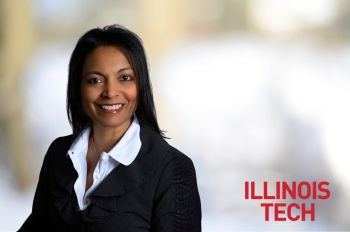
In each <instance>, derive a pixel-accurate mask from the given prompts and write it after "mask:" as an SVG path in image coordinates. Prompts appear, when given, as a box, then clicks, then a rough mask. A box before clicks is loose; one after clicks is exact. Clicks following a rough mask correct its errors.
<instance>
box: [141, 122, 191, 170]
mask: <svg viewBox="0 0 350 232" xmlns="http://www.w3.org/2000/svg"><path fill="white" fill-rule="evenodd" d="M140 137H141V142H142V147H141V149H143V151H144V152H146V153H147V152H148V153H152V154H153V156H154V158H156V159H157V160H162V162H161V163H162V164H163V165H166V164H170V163H173V164H181V166H187V167H188V166H190V167H193V162H192V160H191V158H189V157H188V156H187V155H185V154H184V153H183V152H182V151H180V150H178V149H177V148H175V147H173V146H172V145H170V144H169V143H168V142H167V141H166V140H165V139H164V138H163V137H162V136H161V135H160V134H158V133H157V132H155V131H154V130H151V129H148V128H144V127H141V131H140Z"/></svg>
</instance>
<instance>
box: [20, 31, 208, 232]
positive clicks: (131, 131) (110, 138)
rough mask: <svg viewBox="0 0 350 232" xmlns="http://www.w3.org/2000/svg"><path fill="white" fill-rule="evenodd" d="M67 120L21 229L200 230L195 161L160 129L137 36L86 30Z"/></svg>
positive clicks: (76, 57) (72, 72)
mask: <svg viewBox="0 0 350 232" xmlns="http://www.w3.org/2000/svg"><path fill="white" fill-rule="evenodd" d="M67 114H68V119H69V121H70V123H71V126H72V128H73V134H72V135H69V136H65V137H60V138H57V139H56V140H55V141H54V142H53V143H52V144H51V145H50V147H49V149H48V151H47V154H46V155H45V158H44V162H43V166H42V168H41V172H40V177H39V182H38V186H37V189H36V192H35V196H34V201H33V209H32V213H31V214H30V216H29V217H28V219H27V220H26V221H25V223H24V224H23V226H22V227H21V228H20V231H64V232H68V231H99V232H100V231H128V232H132V231H162V232H164V231H181V232H186V231H200V230H201V206H200V199H199V194H198V189H197V183H196V175H195V169H194V166H193V164H192V161H191V160H190V159H189V158H188V157H187V156H185V155H184V154H182V153H181V152H180V151H178V150H176V149H175V148H173V147H171V146H170V145H169V144H168V143H167V142H166V141H165V140H164V139H163V137H164V135H163V133H162V131H161V130H160V128H159V126H158V122H157V119H156V113H155V107H154V102H153V95H152V89H151V83H150V79H149V74H148V66H147V61H146V57H145V52H144V49H143V46H142V43H141V40H140V39H139V38H138V36H137V35H135V34H134V33H132V32H131V31H129V30H127V29H125V28H123V27H120V26H107V27H105V28H103V29H100V28H96V29H92V30H90V31H88V32H87V33H86V34H84V35H83V36H82V37H81V38H80V39H79V41H78V43H77V45H76V47H75V49H74V51H73V54H72V57H71V60H70V63H69V77H68V90H67Z"/></svg>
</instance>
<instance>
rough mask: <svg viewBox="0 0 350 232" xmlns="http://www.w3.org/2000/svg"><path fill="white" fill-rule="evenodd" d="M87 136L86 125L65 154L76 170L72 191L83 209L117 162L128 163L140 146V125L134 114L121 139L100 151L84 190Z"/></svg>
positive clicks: (88, 130)
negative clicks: (87, 187) (91, 179)
mask: <svg viewBox="0 0 350 232" xmlns="http://www.w3.org/2000/svg"><path fill="white" fill-rule="evenodd" d="M89 136H90V128H89V127H88V128H86V129H84V130H83V131H82V132H81V134H80V135H79V136H78V137H77V138H76V139H75V140H74V142H73V143H72V145H71V147H70V149H69V150H68V154H67V155H69V157H70V158H71V160H72V163H73V166H74V168H75V170H76V171H77V172H78V178H77V180H76V181H75V184H74V191H75V194H76V196H77V200H78V204H79V208H80V210H84V209H86V208H87V207H88V206H89V204H90V200H89V196H90V194H91V193H92V192H93V191H94V190H95V189H96V187H97V186H98V185H99V184H100V183H101V182H102V181H103V180H104V179H105V178H106V176H107V175H108V174H109V173H110V172H111V171H112V170H113V169H114V168H116V167H117V166H118V165H119V164H123V165H125V166H128V165H130V164H131V163H132V162H133V161H134V159H135V158H136V156H137V154H138V153H139V151H140V148H141V140H140V125H139V122H138V120H137V118H136V116H134V120H133V122H132V123H131V125H130V127H129V128H128V130H127V131H126V132H125V134H124V135H123V137H122V138H121V140H120V141H119V142H118V143H117V144H116V145H115V146H114V147H113V148H112V149H111V150H110V151H109V152H108V153H107V152H102V154H101V156H100V159H99V161H98V163H97V165H96V168H95V170H94V173H93V184H92V185H91V186H90V188H89V189H88V190H87V191H86V192H85V187H86V176H87V163H86V155H87V151H88V144H89Z"/></svg>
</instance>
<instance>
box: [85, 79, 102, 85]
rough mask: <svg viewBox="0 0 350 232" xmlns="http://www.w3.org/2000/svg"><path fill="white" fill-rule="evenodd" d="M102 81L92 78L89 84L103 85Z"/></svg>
mask: <svg viewBox="0 0 350 232" xmlns="http://www.w3.org/2000/svg"><path fill="white" fill-rule="evenodd" d="M101 82H102V80H101V79H98V78H91V79H89V80H88V83H89V84H98V83H101Z"/></svg>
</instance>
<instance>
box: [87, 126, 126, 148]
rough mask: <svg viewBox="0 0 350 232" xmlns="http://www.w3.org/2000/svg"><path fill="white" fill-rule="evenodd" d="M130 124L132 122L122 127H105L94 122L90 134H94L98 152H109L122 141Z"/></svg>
mask: <svg viewBox="0 0 350 232" xmlns="http://www.w3.org/2000/svg"><path fill="white" fill-rule="evenodd" d="M130 125H131V122H130V123H129V124H126V125H123V126H120V127H105V126H101V125H96V124H93V125H92V126H91V132H90V136H93V140H94V144H95V147H96V151H97V152H98V153H101V152H103V151H105V152H109V151H110V150H111V149H112V148H113V147H114V146H115V145H116V144H117V143H118V142H119V141H120V139H121V138H122V137H123V135H124V134H125V132H126V131H127V130H128V128H129V127H130Z"/></svg>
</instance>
